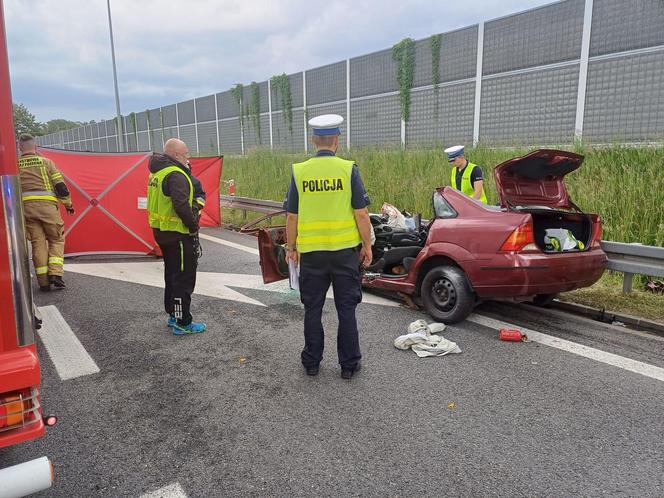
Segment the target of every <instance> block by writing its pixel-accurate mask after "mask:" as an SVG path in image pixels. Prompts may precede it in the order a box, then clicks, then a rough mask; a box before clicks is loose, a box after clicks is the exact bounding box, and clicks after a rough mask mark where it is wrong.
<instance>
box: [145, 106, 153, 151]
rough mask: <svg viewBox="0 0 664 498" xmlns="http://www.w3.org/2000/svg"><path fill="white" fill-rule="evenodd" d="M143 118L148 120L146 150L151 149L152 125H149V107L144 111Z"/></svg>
mask: <svg viewBox="0 0 664 498" xmlns="http://www.w3.org/2000/svg"><path fill="white" fill-rule="evenodd" d="M145 119H147V122H148V150H152V127H151V126H150V109H148V110H147V111H145Z"/></svg>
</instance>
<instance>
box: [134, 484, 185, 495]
mask: <svg viewBox="0 0 664 498" xmlns="http://www.w3.org/2000/svg"><path fill="white" fill-rule="evenodd" d="M141 498H187V494H186V493H185V492H184V489H182V486H180V484H179V483H177V482H176V483H175V484H171V485H170V486H166V487H164V488H161V489H158V490H157V491H152V492H150V493H145V494H144V495H141Z"/></svg>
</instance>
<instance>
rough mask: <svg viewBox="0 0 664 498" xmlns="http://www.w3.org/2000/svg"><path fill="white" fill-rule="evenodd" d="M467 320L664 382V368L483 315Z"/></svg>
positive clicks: (474, 315) (472, 316)
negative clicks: (520, 333) (521, 334)
mask: <svg viewBox="0 0 664 498" xmlns="http://www.w3.org/2000/svg"><path fill="white" fill-rule="evenodd" d="M467 320H468V321H471V322H473V323H477V324H479V325H484V326H485V327H489V328H493V329H502V328H508V329H519V330H521V331H522V332H523V333H524V334H526V335H527V336H528V339H529V340H531V341H533V342H538V343H540V344H544V345H545V346H550V347H552V348H556V349H560V350H562V351H567V352H568V353H573V354H576V355H579V356H583V357H585V358H590V359H591V360H595V361H599V362H602V363H606V364H607V365H612V366H614V367H618V368H622V369H623V370H627V371H629V372H634V373H637V374H640V375H643V376H645V377H650V378H651V379H656V380H661V381H662V382H664V368H660V367H656V366H654V365H649V364H648V363H642V362H640V361H636V360H632V359H630V358H625V357H624V356H619V355H617V354H613V353H607V352H606V351H602V350H600V349H595V348H591V347H589V346H584V345H583V344H577V343H576V342H572V341H567V340H565V339H559V338H558V337H553V336H550V335H547V334H542V333H541V332H537V331H535V330H531V329H527V328H524V327H520V326H518V325H514V324H512V323H508V322H503V321H500V320H495V319H493V318H489V317H486V316H482V315H476V314H472V315H470V316H469V317H468V318H467Z"/></svg>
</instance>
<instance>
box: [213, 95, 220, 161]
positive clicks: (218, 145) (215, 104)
mask: <svg viewBox="0 0 664 498" xmlns="http://www.w3.org/2000/svg"><path fill="white" fill-rule="evenodd" d="M214 122H215V124H216V125H217V155H218V156H220V155H221V142H219V107H217V94H216V93H215V94H214Z"/></svg>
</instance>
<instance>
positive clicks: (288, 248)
mask: <svg viewBox="0 0 664 498" xmlns="http://www.w3.org/2000/svg"><path fill="white" fill-rule="evenodd" d="M286 250H287V251H289V252H290V251H295V250H297V248H296V247H295V246H286Z"/></svg>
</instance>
